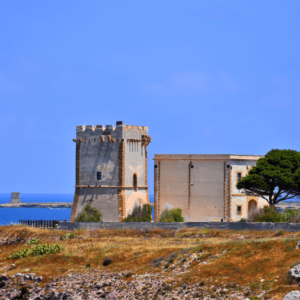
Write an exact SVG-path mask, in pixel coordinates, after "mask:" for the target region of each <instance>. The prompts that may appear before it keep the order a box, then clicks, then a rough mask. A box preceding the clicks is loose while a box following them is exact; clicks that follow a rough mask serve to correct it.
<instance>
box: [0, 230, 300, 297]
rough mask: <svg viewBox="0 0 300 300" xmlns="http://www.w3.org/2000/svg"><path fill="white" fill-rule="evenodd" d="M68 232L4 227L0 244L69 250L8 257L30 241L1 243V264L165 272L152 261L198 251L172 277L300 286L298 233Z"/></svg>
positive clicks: (277, 289) (58, 270)
mask: <svg viewBox="0 0 300 300" xmlns="http://www.w3.org/2000/svg"><path fill="white" fill-rule="evenodd" d="M66 233H68V232H66V231H59V230H48V229H38V228H30V227H23V226H20V225H17V226H2V227H1V232H0V243H1V241H2V242H3V241H4V240H13V239H14V238H16V237H20V238H23V239H24V241H27V240H29V239H32V238H35V239H40V241H41V244H44V243H47V244H57V243H59V244H61V245H63V246H64V249H65V250H64V251H63V252H61V253H58V254H53V255H45V256H35V257H24V258H20V259H9V260H8V259H6V258H7V257H8V256H9V255H11V254H12V253H13V252H17V251H19V250H22V249H24V248H26V247H32V246H31V245H26V244H24V243H15V244H11V245H1V246H0V250H1V252H0V268H3V267H4V266H11V264H15V265H16V266H15V268H10V269H8V271H7V274H9V275H11V274H15V273H18V272H21V273H24V270H25V269H30V271H29V272H30V273H32V272H33V273H36V274H37V275H38V276H43V277H45V278H46V279H49V280H50V279H52V278H54V277H57V276H61V275H63V274H69V273H76V272H83V271H86V270H87V269H98V270H99V269H100V270H101V269H103V270H105V271H109V272H119V271H130V272H131V273H133V274H143V273H145V272H147V273H151V272H162V268H161V267H157V266H155V265H154V264H153V261H154V260H155V259H157V258H159V257H165V258H168V256H169V255H170V254H171V253H175V259H174V260H175V262H176V261H177V263H178V266H181V265H183V264H184V262H180V260H182V258H183V257H184V255H185V254H186V253H190V254H191V253H197V255H198V257H199V258H201V259H202V260H201V259H200V263H199V261H198V260H197V261H195V262H192V263H190V264H189V266H188V268H187V269H186V272H185V273H182V274H179V275H177V274H174V275H175V276H174V280H178V282H186V283H189V284H190V283H195V282H201V281H206V282H212V283H213V284H214V285H218V284H220V285H221V284H222V285H225V286H226V284H227V285H232V284H235V285H240V286H249V287H250V288H251V289H252V290H255V289H257V290H260V291H263V290H268V291H270V292H269V293H268V294H269V295H270V296H271V295H273V296H275V295H276V296H275V299H276V298H277V297H278V298H277V299H281V298H280V297H281V296H282V295H283V294H284V293H286V292H287V291H290V290H296V289H299V288H298V286H297V285H296V283H295V282H293V281H292V280H291V278H289V276H288V271H289V269H290V268H291V266H293V265H294V264H297V263H298V262H299V263H300V250H296V249H295V247H296V244H297V241H298V239H299V236H298V234H297V233H285V234H284V235H281V236H276V234H275V232H272V231H264V232H261V231H225V230H224V231H223V230H213V229H212V230H210V229H193V228H192V229H182V230H179V231H172V230H164V231H163V230H158V229H157V230H147V231H138V230H77V231H76V233H77V235H76V236H75V237H74V238H71V239H69V240H62V239H61V237H62V236H63V234H66ZM184 250H185V251H184ZM224 250H226V251H224ZM222 253H223V254H222ZM104 258H112V259H113V263H112V264H110V265H108V266H106V267H104V266H103V265H102V262H103V259H104ZM201 261H206V262H207V264H203V263H201ZM171 263H173V262H171ZM163 269H164V268H163ZM164 271H165V272H166V273H167V274H168V273H171V272H174V270H173V269H172V268H168V269H167V270H165V269H164ZM261 279H264V281H263V282H261ZM128 280H131V279H130V277H129V278H128Z"/></svg>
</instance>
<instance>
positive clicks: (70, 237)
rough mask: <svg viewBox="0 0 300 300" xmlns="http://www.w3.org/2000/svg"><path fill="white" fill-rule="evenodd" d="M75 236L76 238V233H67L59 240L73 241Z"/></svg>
mask: <svg viewBox="0 0 300 300" xmlns="http://www.w3.org/2000/svg"><path fill="white" fill-rule="evenodd" d="M76 236H77V233H76V232H67V233H64V234H63V235H62V236H61V238H60V239H61V240H63V241H68V240H70V239H73V238H74V237H76Z"/></svg>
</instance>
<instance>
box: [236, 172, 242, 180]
mask: <svg viewBox="0 0 300 300" xmlns="http://www.w3.org/2000/svg"><path fill="white" fill-rule="evenodd" d="M241 179H242V172H238V173H237V182H239V181H241Z"/></svg>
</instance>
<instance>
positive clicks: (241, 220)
mask: <svg viewBox="0 0 300 300" xmlns="http://www.w3.org/2000/svg"><path fill="white" fill-rule="evenodd" d="M238 222H242V223H243V222H247V220H246V219H244V218H241V219H240V220H239V221H238Z"/></svg>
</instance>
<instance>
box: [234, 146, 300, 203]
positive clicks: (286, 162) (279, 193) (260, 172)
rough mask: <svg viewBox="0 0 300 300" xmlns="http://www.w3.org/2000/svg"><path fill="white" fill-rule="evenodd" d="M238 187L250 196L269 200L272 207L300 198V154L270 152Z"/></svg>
mask: <svg viewBox="0 0 300 300" xmlns="http://www.w3.org/2000/svg"><path fill="white" fill-rule="evenodd" d="M236 187H237V188H238V189H241V190H242V192H243V193H245V194H246V195H248V196H255V197H261V198H263V199H265V200H267V201H268V203H269V205H271V206H273V205H276V204H277V203H278V202H281V201H284V200H288V199H294V198H300V153H299V152H297V151H294V150H278V149H273V150H271V151H269V152H268V153H267V154H266V156H265V157H263V158H260V159H259V160H258V161H257V164H256V166H255V167H253V168H252V169H251V170H250V171H249V174H248V175H247V176H245V177H244V178H242V179H241V180H240V181H239V182H238V183H237V185H236Z"/></svg>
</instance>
